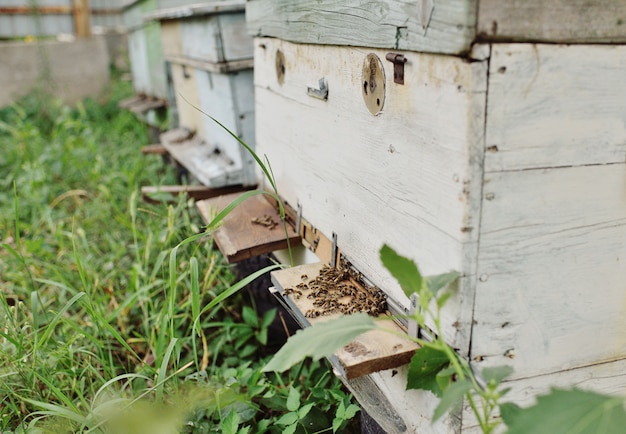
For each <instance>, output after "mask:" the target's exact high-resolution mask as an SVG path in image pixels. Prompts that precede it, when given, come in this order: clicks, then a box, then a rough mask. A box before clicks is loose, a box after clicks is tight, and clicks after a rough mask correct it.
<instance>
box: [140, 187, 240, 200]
mask: <svg viewBox="0 0 626 434" xmlns="http://www.w3.org/2000/svg"><path fill="white" fill-rule="evenodd" d="M250 189H252V187H244V186H242V185H234V186H232V187H224V188H209V187H206V186H204V185H158V186H155V185H147V186H143V187H141V197H142V199H143V200H144V201H145V202H149V203H160V202H163V200H158V199H155V198H154V197H153V196H154V195H157V194H163V193H165V194H168V195H171V196H174V197H175V196H178V195H180V194H186V195H187V196H189V197H190V198H192V199H194V200H204V199H210V198H212V197H216V196H221V195H224V194H231V193H237V192H242V191H245V190H250ZM166 201H167V200H166Z"/></svg>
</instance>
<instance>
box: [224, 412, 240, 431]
mask: <svg viewBox="0 0 626 434" xmlns="http://www.w3.org/2000/svg"><path fill="white" fill-rule="evenodd" d="M238 426H239V415H238V414H237V412H236V411H235V410H234V409H232V410H231V411H230V412H229V413H228V416H226V417H225V418H224V419H222V423H221V426H220V428H221V429H222V433H223V434H237V427H238Z"/></svg>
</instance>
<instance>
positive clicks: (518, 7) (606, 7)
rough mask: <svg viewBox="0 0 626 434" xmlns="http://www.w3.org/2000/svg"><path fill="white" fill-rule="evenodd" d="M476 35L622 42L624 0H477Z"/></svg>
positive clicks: (625, 24) (625, 16)
mask: <svg viewBox="0 0 626 434" xmlns="http://www.w3.org/2000/svg"><path fill="white" fill-rule="evenodd" d="M478 35H479V38H486V39H490V40H505V41H511V40H513V41H542V42H586V43H589V42H591V43H598V42H625V41H626V1H624V0H596V1H587V0H507V1H500V0H480V5H479V7H478ZM585 60H588V59H587V58H586V59H585Z"/></svg>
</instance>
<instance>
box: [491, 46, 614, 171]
mask: <svg viewBox="0 0 626 434" xmlns="http://www.w3.org/2000/svg"><path fill="white" fill-rule="evenodd" d="M624 71H626V46H598V45H582V46H571V45H570V46H564V45H542V44H539V45H534V44H495V45H494V46H493V51H492V59H491V62H490V71H489V103H488V105H487V107H488V114H487V120H488V122H487V129H486V134H487V139H486V145H487V153H486V156H485V170H486V171H488V172H489V171H499V170H516V169H528V168H537V167H556V166H570V165H581V164H604V163H616V162H623V161H626V123H625V122H624V119H626V105H625V104H624V101H626V88H625V87H624V86H622V84H621V83H622V82H623V80H624Z"/></svg>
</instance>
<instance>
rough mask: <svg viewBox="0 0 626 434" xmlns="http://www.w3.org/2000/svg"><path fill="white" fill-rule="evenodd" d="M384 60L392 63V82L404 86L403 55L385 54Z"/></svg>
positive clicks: (404, 58) (404, 60)
mask: <svg viewBox="0 0 626 434" xmlns="http://www.w3.org/2000/svg"><path fill="white" fill-rule="evenodd" d="M385 59H387V60H388V61H390V62H391V63H393V82H394V83H397V84H404V64H405V63H406V57H404V54H398V53H387V55H386V56H385Z"/></svg>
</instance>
